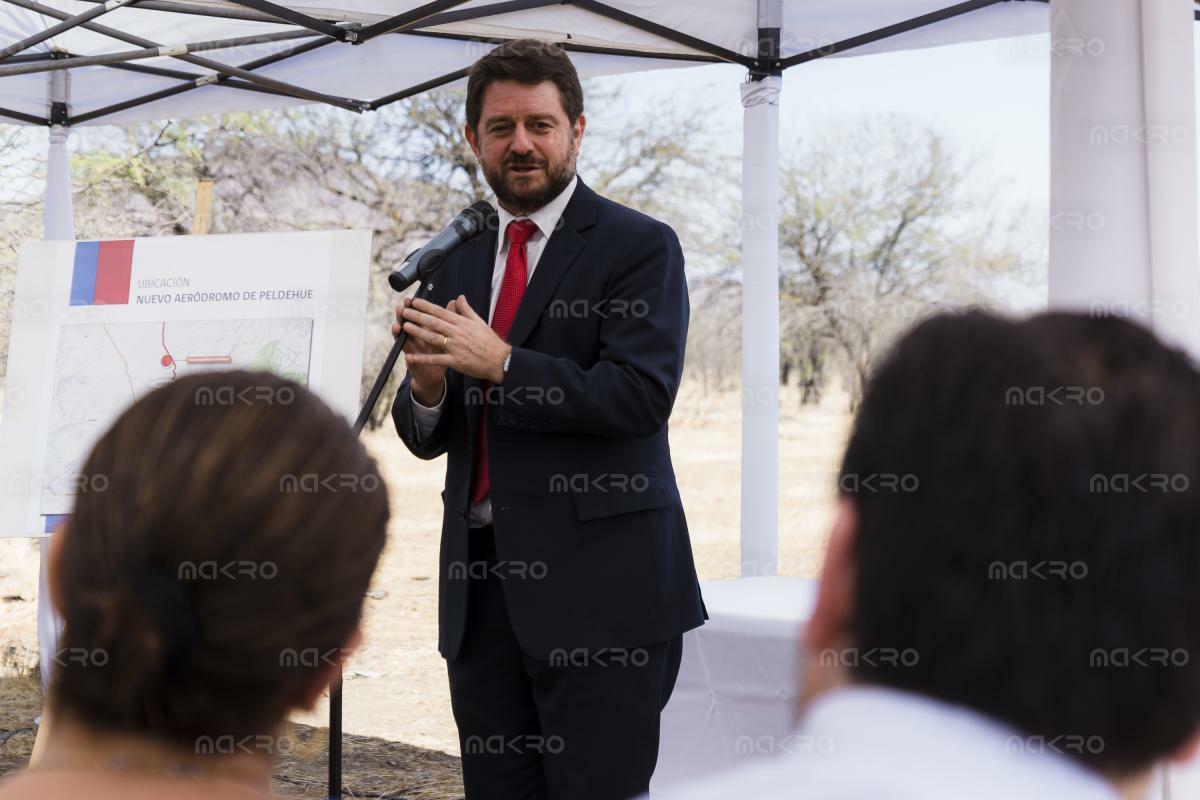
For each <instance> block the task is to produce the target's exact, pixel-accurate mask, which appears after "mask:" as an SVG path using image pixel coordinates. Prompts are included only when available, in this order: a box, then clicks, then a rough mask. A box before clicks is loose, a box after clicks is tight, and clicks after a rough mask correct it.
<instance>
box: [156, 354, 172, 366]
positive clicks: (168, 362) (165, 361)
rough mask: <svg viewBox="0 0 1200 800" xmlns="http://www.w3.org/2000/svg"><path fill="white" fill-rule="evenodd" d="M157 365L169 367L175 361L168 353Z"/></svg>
mask: <svg viewBox="0 0 1200 800" xmlns="http://www.w3.org/2000/svg"><path fill="white" fill-rule="evenodd" d="M159 363H160V364H162V365H163V366H164V367H169V366H171V365H172V364H174V363H175V359H173V358H171V354H170V353H167V354H166V355H164V356H163V357H162V359H161V361H160V362H159Z"/></svg>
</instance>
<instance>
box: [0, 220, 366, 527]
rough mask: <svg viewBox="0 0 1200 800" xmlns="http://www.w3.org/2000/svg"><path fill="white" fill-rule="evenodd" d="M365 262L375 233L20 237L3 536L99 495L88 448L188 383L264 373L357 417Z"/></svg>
mask: <svg viewBox="0 0 1200 800" xmlns="http://www.w3.org/2000/svg"><path fill="white" fill-rule="evenodd" d="M370 259H371V233H370V231H311V232H299V233H258V234H233V235H222V236H175V237H164V238H145V239H123V240H104V241H93V242H83V241H81V242H27V243H25V245H24V246H23V247H22V248H21V253H20V260H19V263H18V268H17V285H16V296H15V298H14V301H13V322H12V336H11V339H10V342H9V352H8V371H7V379H6V381H5V396H4V408H3V417H2V418H0V537H11V536H42V535H45V534H46V533H48V532H50V531H52V530H53V529H54V527H55V526H56V525H57V524H58V522H59V521H60V520H61V518H62V516H63V515H65V514H69V513H70V511H71V507H72V505H73V502H74V500H73V498H74V497H75V496H76V495H77V494H78V493H79V492H81V491H88V490H98V489H100V488H101V487H95V486H89V485H88V483H89V481H91V480H98V479H102V478H96V479H89V478H88V477H86V476H83V475H82V468H83V465H84V462H85V460H86V458H87V455H88V453H89V452H90V450H91V448H92V446H93V445H94V444H95V442H96V441H97V440H98V439H99V437H100V436H101V435H102V434H103V433H104V431H106V430H107V429H108V427H109V426H110V425H111V424H112V422H113V421H115V420H116V418H117V417H118V416H119V415H120V414H121V412H122V411H124V410H125V409H126V408H128V407H129V405H131V404H132V403H133V402H134V401H135V400H137V399H138V398H140V397H142V396H144V395H145V394H146V393H147V392H149V391H151V390H153V389H154V388H156V387H158V386H161V385H164V384H165V383H167V382H169V381H171V380H174V379H175V378H177V377H182V376H183V375H187V374H191V373H194V372H200V371H212V370H220V369H263V370H268V371H271V372H274V373H277V374H280V375H283V376H285V377H288V378H292V379H293V380H296V381H297V382H298V383H301V384H304V385H307V386H308V387H309V388H310V389H312V390H313V391H314V392H316V393H317V394H318V395H319V396H320V397H321V398H322V399H324V400H325V401H326V402H327V403H329V405H330V406H332V407H333V408H334V409H335V410H336V411H338V412H339V413H341V414H342V415H343V416H344V417H346V419H347V421H348V422H350V421H352V420H353V419H354V418H355V417H356V416H357V412H358V403H359V388H360V383H361V379H362V355H363V338H364V333H365V323H366V307H367V276H368V272H369V267H370ZM216 399H218V398H214V401H215V400H216ZM130 457H133V458H136V457H138V454H137V453H130ZM156 457H157V456H156Z"/></svg>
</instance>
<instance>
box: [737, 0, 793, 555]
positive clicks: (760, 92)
mask: <svg viewBox="0 0 1200 800" xmlns="http://www.w3.org/2000/svg"><path fill="white" fill-rule="evenodd" d="M782 20H783V9H782V0H758V59H757V61H756V62H755V66H754V68H753V69H752V70H751V72H750V75H749V77H748V79H747V81H746V82H745V83H743V84H742V85H741V93H742V107H743V109H744V111H743V117H742V133H743V136H742V501H741V502H742V507H741V512H742V513H741V518H742V526H741V537H742V538H741V556H742V569H741V574H742V576H743V577H750V576H758V575H774V574H775V573H776V571H777V568H778V565H779V93H780V89H781V88H782V84H783V78H782V75H781V68H780V65H779V41H780V27H781V25H782Z"/></svg>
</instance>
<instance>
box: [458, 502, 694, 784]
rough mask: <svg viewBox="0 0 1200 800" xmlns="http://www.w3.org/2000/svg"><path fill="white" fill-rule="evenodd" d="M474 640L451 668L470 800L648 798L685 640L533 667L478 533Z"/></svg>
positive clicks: (468, 638)
mask: <svg viewBox="0 0 1200 800" xmlns="http://www.w3.org/2000/svg"><path fill="white" fill-rule="evenodd" d="M468 535H469V536H470V538H471V541H470V546H469V552H470V559H471V568H470V569H469V570H468V576H467V577H466V578H465V579H466V580H469V581H470V585H469V588H468V594H467V597H468V610H467V623H466V633H465V638H464V641H463V647H462V649H461V651H460V652H459V654H458V657H457V658H455V659H454V660H452V661H448V662H447V668H448V672H449V677H450V700H451V705H452V707H453V710H454V720H455V722H456V723H457V725H458V736H459V744H460V746H461V748H462V770H463V784H464V787H465V789H466V797H467V800H628V798H631V797H636V796H638V795H641V794H645V793H646V792H647V791H648V790H649V786H650V776H651V775H652V774H653V772H654V765H655V763H656V761H657V760H658V735H659V716H660V712H661V711H662V709H663V708H664V707H665V706H666V704H667V700H668V699H669V698H670V696H671V691H672V689H674V687H675V679H676V677H677V676H678V674H679V663H680V659H681V656H682V641H683V638H682V636H675V637H673V638H671V639H669V640H667V641H665V642H658V643H655V644H651V645H645V646H639V647H631V648H628V649H617V648H607V649H604V650H596V651H584V650H582V649H572V650H569V651H567V650H563V651H554V652H552V653H550V658H549V659H539V658H533V657H531V656H530V655H528V654H527V653H525V652H524V651H522V649H521V648H520V646H519V645H518V644H517V640H516V637H515V636H514V634H513V630H512V625H511V623H510V621H509V616H508V610H507V608H506V607H505V601H504V587H503V585H502V584H503V581H505V580H535V579H536V578H535V577H534V573H535V572H536V570H535V569H532V568H531V569H529V570H524V571H521V572H520V573H519V577H518V576H517V575H512V574H509V573H508V572H507V571H505V570H503V569H499V568H497V567H498V566H503V565H498V562H497V558H496V545H495V538H494V534H493V529H492V527H491V526H490V525H489V526H487V527H484V528H477V529H472V530H471V531H469V533H468Z"/></svg>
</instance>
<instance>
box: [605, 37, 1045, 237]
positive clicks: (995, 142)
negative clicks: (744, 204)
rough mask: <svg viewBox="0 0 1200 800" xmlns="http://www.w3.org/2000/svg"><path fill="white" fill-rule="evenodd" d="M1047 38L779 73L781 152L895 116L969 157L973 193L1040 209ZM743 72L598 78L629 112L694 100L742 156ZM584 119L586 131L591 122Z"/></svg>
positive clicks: (839, 61) (694, 70) (830, 62)
mask: <svg viewBox="0 0 1200 800" xmlns="http://www.w3.org/2000/svg"><path fill="white" fill-rule="evenodd" d="M1048 46H1049V37H1048V36H1046V35H1039V36H1025V37H1019V38H1014V39H1007V40H999V41H992V42H979V43H969V44H961V45H949V46H946V47H938V48H931V49H927V50H912V51H904V52H898V53H883V54H878V55H870V56H862V57H858V58H826V59H819V60H817V61H813V62H809V63H808V64H802V65H800V66H797V67H793V68H792V69H789V70H787V71H786V72H785V73H784V80H783V90H782V93H781V96H780V148H781V151H782V152H783V153H786V152H787V150H788V148H794V147H796V146H797V144H798V143H800V142H802V141H803V140H804V139H805V138H806V137H811V136H813V135H814V134H816V133H819V132H820V131H821V130H822V129H824V128H828V127H830V126H833V127H839V126H847V125H854V124H855V123H856V122H859V121H861V120H862V119H863V118H864V117H865V116H875V115H893V114H894V115H897V116H899V117H901V118H903V119H907V120H910V121H912V122H913V123H915V124H917V125H919V126H921V127H928V128H931V129H932V130H934V131H936V132H938V133H940V134H942V135H944V136H945V137H946V138H947V140H948V141H949V142H951V143H952V144H953V145H954V146H955V147H956V149H957V150H959V152H960V153H961V154H962V155H964V156H966V157H969V158H973V159H974V169H973V173H974V176H975V182H977V183H978V185H979V187H978V188H980V189H982V190H985V191H987V192H988V193H989V194H990V195H992V196H994V197H995V199H996V201H997V203H998V204H999V205H1000V206H1001V207H1005V208H1007V207H1012V208H1018V207H1020V206H1025V205H1028V206H1030V207H1031V209H1032V210H1033V211H1035V212H1038V213H1041V214H1045V213H1046V209H1048V207H1049V186H1050V183H1049V180H1050V177H1049V176H1050V172H1049V170H1050V106H1049V94H1050V88H1049V82H1050V60H1049V53H1048ZM745 74H746V73H745V70H744V69H742V68H741V67H736V66H725V65H714V66H704V67H691V68H686V69H672V70H661V71H656V72H649V73H642V74H640V75H638V76H637V77H636V78H631V77H629V76H616V77H612V78H606V79H600V80H601V81H602V82H606V83H607V82H613V83H616V84H617V85H620V86H621V89H622V92H623V93H624V94H626V96H627V97H628V98H629V103H628V106H629V107H630V108H631V109H634V111H633V112H632V113H638V110H639V109H640V110H645V109H647V108H648V107H652V105H653V103H654V101H656V100H659V101H661V100H662V99H663V98H672V97H676V98H677V97H681V96H695V97H703V98H705V100H706V102H710V103H712V104H713V107H714V109H715V110H716V111H717V114H716V115H714V116H718V117H721V118H723V119H722V120H721V122H720V123H717V124H715V125H714V128H715V131H714V132H716V133H717V134H718V135H719V136H720V139H721V141H722V143H723V144H724V145H725V146H727V147H728V148H729V151H730V153H732V154H736V153H738V152H740V149H741V118H742V109H741V100H740V95H739V90H738V85H739V84H740V83H741V82H742V81H743V79H744V77H745ZM594 122H595V121H594V120H593V124H594Z"/></svg>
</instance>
